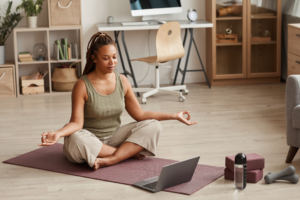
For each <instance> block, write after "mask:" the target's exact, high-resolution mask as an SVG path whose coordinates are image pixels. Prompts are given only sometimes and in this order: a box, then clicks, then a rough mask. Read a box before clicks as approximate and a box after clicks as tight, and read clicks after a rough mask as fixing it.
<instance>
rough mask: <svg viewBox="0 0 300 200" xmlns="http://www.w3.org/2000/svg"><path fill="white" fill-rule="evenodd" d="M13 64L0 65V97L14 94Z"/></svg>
mask: <svg viewBox="0 0 300 200" xmlns="http://www.w3.org/2000/svg"><path fill="white" fill-rule="evenodd" d="M14 75H15V74H14V66H13V65H11V66H9V65H1V66H0V97H4V96H16V92H15V78H14Z"/></svg>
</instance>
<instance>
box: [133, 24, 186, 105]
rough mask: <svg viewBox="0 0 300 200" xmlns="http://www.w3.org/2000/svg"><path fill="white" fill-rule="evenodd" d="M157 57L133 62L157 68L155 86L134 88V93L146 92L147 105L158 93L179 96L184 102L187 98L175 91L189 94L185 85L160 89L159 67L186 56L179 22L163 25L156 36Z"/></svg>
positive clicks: (144, 96)
mask: <svg viewBox="0 0 300 200" xmlns="http://www.w3.org/2000/svg"><path fill="white" fill-rule="evenodd" d="M156 54H157V55H156V56H151V57H145V58H137V59H133V60H131V61H141V62H146V63H148V64H150V65H153V66H156V69H155V83H156V84H155V86H153V88H133V91H134V92H145V93H144V94H143V95H142V100H141V103H146V102H147V100H146V98H147V97H149V96H151V95H153V94H156V93H158V92H161V93H165V94H178V95H179V101H180V102H183V101H184V100H185V97H184V96H183V95H182V92H180V91H175V90H183V91H184V93H185V94H188V90H187V89H186V86H185V85H178V86H169V87H160V83H159V67H160V66H165V65H166V63H167V62H169V61H171V60H175V59H179V58H182V57H183V56H184V48H183V45H182V41H181V29H180V24H179V22H167V23H165V24H162V25H161V26H160V28H159V29H158V31H157V34H156Z"/></svg>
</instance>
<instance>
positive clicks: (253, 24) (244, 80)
mask: <svg viewBox="0 0 300 200" xmlns="http://www.w3.org/2000/svg"><path fill="white" fill-rule="evenodd" d="M222 2H224V1H220V0H206V11H207V12H206V20H207V21H209V22H211V23H213V24H214V25H213V28H212V29H207V34H206V37H207V42H206V47H207V75H208V79H209V81H210V84H211V85H212V86H214V85H233V84H255V83H279V82H280V62H281V60H280V50H281V42H280V41H281V0H274V1H272V3H274V4H273V5H272V6H273V7H272V8H270V2H267V1H266V0H262V1H259V3H257V4H256V5H254V4H253V1H251V0H241V1H238V3H239V4H232V5H228V4H222ZM251 2H252V3H251ZM229 6H232V7H234V6H235V7H234V9H233V10H235V11H234V13H231V14H227V15H225V16H217V14H216V13H217V11H218V10H220V9H224V8H225V9H226V8H227V7H229ZM274 7H276V8H275V9H274ZM236 8H238V9H236ZM237 10H238V11H239V12H236V11H237ZM219 13H220V12H219ZM220 15H221V14H220ZM231 26H232V32H233V34H237V35H238V42H237V43H218V42H216V34H225V30H226V29H227V28H230V27H231ZM265 30H268V31H269V33H270V37H271V41H252V40H251V38H252V36H255V37H257V36H262V35H263V34H262V33H263V32H264V31H265Z"/></svg>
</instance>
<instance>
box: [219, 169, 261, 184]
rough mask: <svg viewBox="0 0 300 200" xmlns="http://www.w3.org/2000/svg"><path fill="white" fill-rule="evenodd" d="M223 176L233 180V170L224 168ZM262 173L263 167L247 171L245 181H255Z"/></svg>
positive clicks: (259, 178)
mask: <svg viewBox="0 0 300 200" xmlns="http://www.w3.org/2000/svg"><path fill="white" fill-rule="evenodd" d="M224 174H225V175H224V177H225V179H226V180H234V172H233V171H231V170H230V169H228V168H225V169H224ZM263 175H264V172H263V169H257V170H250V171H247V183H257V182H258V181H260V180H261V179H262V177H263Z"/></svg>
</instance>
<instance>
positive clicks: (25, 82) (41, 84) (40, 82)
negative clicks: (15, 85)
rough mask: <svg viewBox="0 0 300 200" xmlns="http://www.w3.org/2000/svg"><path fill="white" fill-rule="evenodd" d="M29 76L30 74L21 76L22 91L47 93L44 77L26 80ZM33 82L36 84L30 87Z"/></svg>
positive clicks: (25, 92) (26, 92)
mask: <svg viewBox="0 0 300 200" xmlns="http://www.w3.org/2000/svg"><path fill="white" fill-rule="evenodd" d="M28 77H29V76H21V82H22V93H23V94H24V95H28V94H40V93H45V87H44V79H38V80H26V79H27V78H28ZM32 84H34V85H36V86H35V87H28V86H30V85H32Z"/></svg>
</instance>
